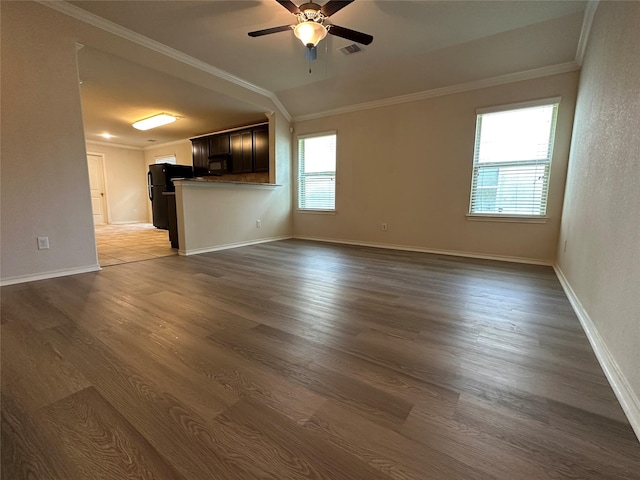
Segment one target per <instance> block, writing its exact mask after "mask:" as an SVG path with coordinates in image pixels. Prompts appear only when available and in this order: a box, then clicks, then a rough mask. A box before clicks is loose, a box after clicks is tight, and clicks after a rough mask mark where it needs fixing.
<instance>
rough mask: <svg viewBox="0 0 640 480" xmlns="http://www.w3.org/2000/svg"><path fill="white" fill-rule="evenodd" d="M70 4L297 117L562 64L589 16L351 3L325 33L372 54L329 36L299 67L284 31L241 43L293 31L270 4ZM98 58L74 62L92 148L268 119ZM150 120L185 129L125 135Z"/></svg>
mask: <svg viewBox="0 0 640 480" xmlns="http://www.w3.org/2000/svg"><path fill="white" fill-rule="evenodd" d="M294 1H295V3H297V4H299V3H302V1H297V0H294ZM70 3H72V4H73V5H74V6H76V7H79V8H81V9H83V10H85V11H87V12H90V13H92V14H94V15H97V16H99V17H101V18H102V19H106V20H109V21H110V22H113V23H115V24H117V25H119V26H120V27H124V28H126V29H128V30H130V31H133V32H136V33H138V34H141V35H143V36H145V37H147V38H148V39H151V40H153V41H155V42H159V43H160V44H163V45H165V46H167V47H171V48H172V49H175V50H177V51H178V52H181V54H184V55H186V56H189V57H191V58H193V59H196V60H197V61H200V62H204V64H207V65H208V66H211V67H212V68H213V69H214V70H215V69H220V70H222V71H224V72H228V73H229V74H231V75H233V76H235V77H238V78H239V79H241V80H243V81H245V82H248V83H250V84H252V85H254V86H255V87H256V88H257V89H258V90H259V89H263V90H266V91H268V92H272V93H273V94H275V97H277V100H278V101H279V102H281V103H282V105H283V106H284V108H285V109H286V110H287V111H288V113H289V114H291V115H292V116H293V117H294V118H295V117H301V116H308V115H312V114H317V113H319V112H324V111H331V110H335V109H340V108H345V107H348V106H350V105H354V104H360V103H366V102H372V101H380V100H383V99H386V98H389V97H396V96H400V95H408V94H416V93H418V92H424V91H429V90H433V89H438V88H443V87H449V86H454V85H460V84H465V83H469V82H478V81H483V80H486V79H489V78H494V77H500V76H504V75H509V74H514V73H518V72H524V71H530V70H535V69H543V68H545V67H553V66H560V65H566V64H570V63H571V62H574V60H575V59H576V52H577V50H578V44H579V40H580V35H581V29H582V24H583V17H584V11H585V7H586V1H575V0H571V1H483V0H475V1H444V2H438V1H425V0H413V1H390V0H386V1H384V0H383V1H373V0H357V1H355V2H354V3H352V4H351V5H348V6H347V7H345V8H344V9H342V10H340V11H339V12H337V13H336V14H335V15H333V16H332V17H331V18H330V22H331V23H334V24H337V25H340V26H343V27H347V28H351V29H354V30H359V31H363V32H365V33H369V34H371V35H373V36H374V41H373V43H372V44H371V45H368V46H362V49H363V51H362V52H359V53H356V54H353V55H349V56H345V55H343V54H342V53H340V52H339V51H338V49H339V48H342V47H344V46H346V45H349V44H350V43H352V42H349V41H348V40H344V39H342V38H338V37H335V36H331V35H329V36H327V38H326V39H325V40H323V41H322V42H321V43H320V45H319V46H318V59H317V60H316V61H314V62H312V63H311V64H308V63H307V62H306V61H305V56H304V53H305V51H304V46H303V45H302V44H301V43H300V42H299V40H297V39H296V38H295V37H294V35H293V32H290V31H286V32H281V33H276V34H273V35H268V36H264V37H259V38H252V37H249V36H248V35H247V32H249V31H253V30H259V29H263V28H269V27H273V26H280V25H287V24H292V23H295V18H294V17H293V16H292V15H291V14H290V13H289V12H288V11H287V10H286V9H285V8H283V7H282V6H280V5H279V4H278V3H276V2H275V1H273V0H262V1H243V0H234V1H201V2H192V1H127V2H123V1H73V2H70ZM318 3H320V4H323V3H326V2H325V1H324V0H321V1H319V2H318ZM101 50H102V49H101V46H100V45H90V44H87V45H86V46H85V48H83V49H81V50H80V51H79V54H78V57H79V70H80V75H81V79H82V81H83V84H82V102H83V111H84V114H85V128H86V131H87V138H89V139H91V138H92V136H96V135H97V134H98V133H102V132H103V131H111V132H110V133H115V134H116V135H117V136H118V140H117V143H123V144H129V145H136V146H146V145H149V140H155V141H156V142H157V143H161V142H166V141H171V140H175V139H179V138H186V137H189V136H194V135H198V134H202V133H206V132H210V131H214V130H219V129H223V128H228V127H233V126H236V125H241V124H243V123H251V122H253V121H262V120H264V119H265V117H264V115H263V113H264V112H265V108H264V105H262V106H258V105H256V104H255V103H254V102H251V103H246V102H244V101H241V100H240V99H239V98H238V97H237V96H236V97H234V98H232V97H231V96H227V95H224V94H221V93H218V92H216V91H215V88H214V87H208V86H203V85H202V84H200V85H196V84H194V83H192V82H190V81H187V80H186V79H185V78H178V77H177V76H173V75H171V74H168V73H160V72H159V71H155V69H154V68H153V67H151V66H149V65H146V66H143V65H139V64H137V63H136V62H133V61H129V60H125V57H126V56H127V55H126V53H125V52H123V53H122V55H114V54H113V52H111V53H106V52H105V51H101ZM119 57H120V58H119ZM309 66H311V69H312V72H311V73H309V71H308V70H309ZM159 111H169V112H171V113H178V114H180V115H182V116H183V117H184V118H183V119H181V120H180V121H179V122H176V123H175V124H173V126H168V127H162V131H161V129H156V130H151V131H149V132H146V133H143V134H139V133H137V132H131V130H133V129H132V128H131V127H130V123H131V122H130V121H129V119H131V118H133V120H137V119H139V118H143V117H145V116H149V115H150V114H153V113H157V112H159ZM125 118H126V120H125ZM150 132H152V133H153V134H152V135H150Z"/></svg>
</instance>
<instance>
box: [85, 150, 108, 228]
mask: <svg viewBox="0 0 640 480" xmlns="http://www.w3.org/2000/svg"><path fill="white" fill-rule="evenodd" d="M87 163H88V165H89V188H90V189H91V209H92V210H93V223H94V224H95V225H103V224H104V223H106V218H107V216H106V209H105V197H104V177H103V175H102V172H103V169H102V155H94V154H91V153H90V154H88V155H87Z"/></svg>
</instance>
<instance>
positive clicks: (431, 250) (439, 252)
mask: <svg viewBox="0 0 640 480" xmlns="http://www.w3.org/2000/svg"><path fill="white" fill-rule="evenodd" d="M293 238H295V239H296V240H310V241H313V242H325V243H337V244H341V245H356V246H359V247H371V248H385V249H387V250H401V251H405V252H418V253H430V254H433V255H447V256H451V257H465V258H478V259H481V260H496V261H499V262H511V263H526V264H527V265H544V266H549V267H550V266H552V265H553V261H551V260H538V259H537V258H527V257H508V256H505V255H492V254H486V253H476V252H460V251H455V250H438V249H434V248H422V247H411V246H406V245H396V244H389V243H373V242H359V241H355V240H338V239H336V238H321V237H306V236H298V235H294V236H293Z"/></svg>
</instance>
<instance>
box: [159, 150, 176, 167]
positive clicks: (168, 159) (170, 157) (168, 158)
mask: <svg viewBox="0 0 640 480" xmlns="http://www.w3.org/2000/svg"><path fill="white" fill-rule="evenodd" d="M154 160H155V163H156V164H158V163H170V164H172V165H176V164H177V163H178V158H177V157H176V154H175V153H168V154H166V155H156V156H155V157H154Z"/></svg>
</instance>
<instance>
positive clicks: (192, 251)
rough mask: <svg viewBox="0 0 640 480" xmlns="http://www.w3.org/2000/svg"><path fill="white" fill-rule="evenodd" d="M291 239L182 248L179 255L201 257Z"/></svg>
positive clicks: (283, 238)
mask: <svg viewBox="0 0 640 480" xmlns="http://www.w3.org/2000/svg"><path fill="white" fill-rule="evenodd" d="M290 238H293V237H292V236H290V235H284V236H279V237H269V238H261V239H259V240H249V241H247V242H235V243H226V244H224V245H216V246H213V247H204V248H192V249H190V250H185V249H182V248H180V249H179V250H178V255H182V256H190V255H199V254H201V253H209V252H217V251H218V250H229V249H231V248H238V247H247V246H249V245H258V244H260V243H269V242H277V241H279V240H288V239H290Z"/></svg>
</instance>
